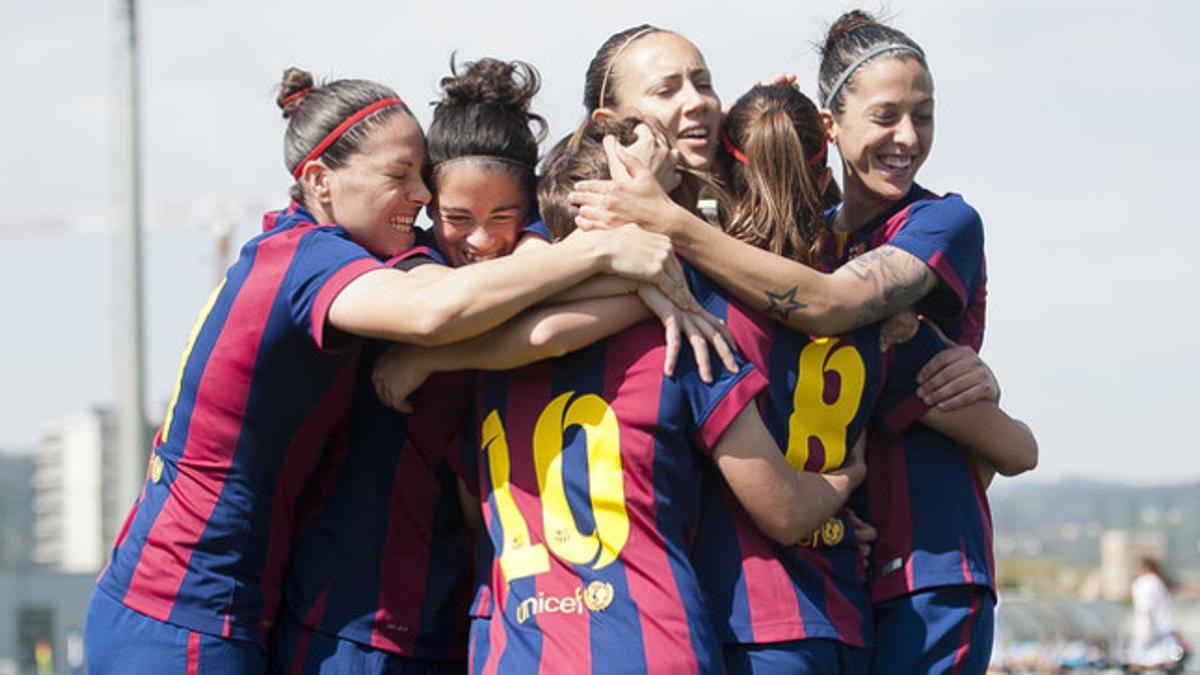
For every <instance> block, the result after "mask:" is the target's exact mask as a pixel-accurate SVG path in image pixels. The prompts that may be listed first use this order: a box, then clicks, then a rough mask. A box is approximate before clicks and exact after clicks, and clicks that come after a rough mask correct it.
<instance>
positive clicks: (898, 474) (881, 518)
mask: <svg viewBox="0 0 1200 675" xmlns="http://www.w3.org/2000/svg"><path fill="white" fill-rule="evenodd" d="M903 444H904V440H903V439H901V438H893V439H886V438H884V439H879V440H876V439H874V438H872V437H870V436H868V438H867V480H868V481H872V476H874V481H872V482H871V483H870V484H869V485H868V488H867V494H868V495H870V499H871V514H872V515H873V516H874V517H875V520H876V522H875V523H874V525H875V526H876V527H878V528H880V530H881V531H887V532H890V533H893V534H891V535H889V536H888V537H887V539H888V540H889V541H894V542H903V543H904V545H908V544H910V543H911V542H912V534H913V532H912V530H913V523H912V512H913V509H912V504H911V503H910V500H909V495H908V486H909V482H908V465H907V464H906V462H905V456H906V453H905V452H904V447H903ZM885 514H886V515H885ZM878 553H879V554H880V555H878V556H876V558H875V559H876V562H877V563H878V564H879V565H881V566H883V567H885V568H887V567H889V566H890V564H891V563H892V560H893V559H894V558H890V556H901V557H903V558H904V567H903V572H904V576H903V578H902V579H901V580H900V581H897V579H900V578H899V577H897V576H896V575H898V574H899V573H900V570H896V571H892V570H890V569H885V570H884V571H885V572H887V574H885V575H884V576H882V577H880V578H879V580H878V582H877V584H876V588H875V590H874V593H873V598H872V600H873V601H876V602H878V601H879V600H880V599H882V598H883V597H893V596H895V595H899V594H900V593H907V592H908V591H910V590H911V589H912V588H913V569H912V562H913V561H912V551H910V550H887V551H883V550H879V551H878ZM885 589H887V590H885Z"/></svg>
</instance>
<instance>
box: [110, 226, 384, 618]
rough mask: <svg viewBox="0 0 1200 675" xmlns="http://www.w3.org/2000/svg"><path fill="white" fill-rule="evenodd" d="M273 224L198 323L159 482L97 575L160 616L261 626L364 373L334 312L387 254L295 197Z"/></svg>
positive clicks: (158, 455) (162, 442) (163, 441)
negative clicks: (334, 331)
mask: <svg viewBox="0 0 1200 675" xmlns="http://www.w3.org/2000/svg"><path fill="white" fill-rule="evenodd" d="M263 230H264V232H263V233H262V234H260V235H259V236H257V237H255V238H254V239H251V240H250V241H249V242H247V243H246V245H245V246H244V247H243V248H242V251H241V255H240V257H239V258H238V260H237V261H236V262H235V263H234V264H233V265H232V266H231V267H230V268H229V271H228V272H227V273H226V276H225V279H224V281H223V282H222V283H221V284H220V286H218V288H217V289H216V290H215V291H214V292H213V293H212V295H211V296H210V298H209V301H208V304H207V305H206V306H205V308H204V309H203V311H202V312H201V315H200V318H199V319H198V320H197V322H196V324H195V326H194V328H193V329H192V333H191V335H190V337H189V338H188V342H187V346H186V348H185V350H184V355H183V362H182V366H181V369H180V374H179V381H178V384H177V386H176V390H175V394H174V396H173V397H172V400H171V402H170V405H169V407H168V409H167V415H166V419H165V421H164V423H163V426H162V428H161V429H160V431H159V433H158V435H157V437H156V439H155V444H154V448H153V452H152V454H151V460H150V467H149V470H148V472H147V480H146V483H145V485H144V487H143V489H142V493H141V495H140V497H139V498H138V500H137V502H136V503H135V505H134V507H133V510H132V511H131V512H130V514H129V517H128V518H127V519H126V523H125V525H124V527H123V528H122V531H121V533H120V534H119V535H118V538H117V541H116V544H115V545H114V549H113V553H112V560H111V562H110V563H109V565H108V567H107V568H106V569H105V570H104V571H103V572H102V573H101V576H100V579H99V581H98V587H99V589H100V590H101V591H103V592H105V593H108V594H109V595H111V596H112V597H114V598H116V599H117V600H119V601H121V602H123V603H124V604H125V605H126V606H128V607H130V608H131V609H134V610H136V611H138V612H141V613H143V614H146V615H148V616H150V617H153V618H155V619H159V620H161V621H166V622H169V623H173V624H176V625H178V626H182V627H186V628H189V629H192V630H195V631H199V632H203V633H208V634H212V635H218V636H224V637H231V638H236V639H242V640H257V641H260V642H261V641H262V640H263V639H264V638H265V635H266V633H267V632H268V631H269V630H270V628H271V626H272V624H273V623H274V619H275V613H276V611H277V608H278V604H279V593H280V586H281V582H282V577H283V574H284V570H285V567H286V563H287V560H288V556H289V553H290V550H291V543H292V536H293V530H294V522H295V515H296V508H297V505H298V503H299V498H300V495H301V493H302V492H303V491H304V488H305V486H306V485H308V484H309V482H310V481H311V480H312V479H313V477H314V469H315V468H316V467H317V466H318V464H319V462H320V459H321V456H322V454H323V451H324V449H325V447H326V445H327V443H328V441H329V439H330V438H331V436H332V435H333V433H334V430H335V428H336V427H337V425H338V424H339V423H340V422H341V420H342V418H343V417H344V416H345V414H346V410H347V407H348V404H349V401H350V397H351V394H352V392H353V389H354V380H355V371H356V368H357V365H358V356H359V354H358V351H359V350H358V347H357V343H356V342H355V341H353V340H349V339H347V338H345V336H340V337H341V339H340V340H333V342H340V343H344V344H333V345H331V344H330V342H331V340H330V338H331V335H330V334H327V333H326V325H325V324H326V315H327V312H328V310H329V306H330V304H331V303H332V302H333V299H334V298H335V297H336V296H337V294H338V293H339V292H340V291H341V290H342V289H343V288H345V287H346V285H347V284H349V283H350V282H351V281H353V280H354V279H355V278H356V277H358V276H359V275H361V274H364V273H366V272H369V271H371V270H375V269H379V268H380V267H381V263H380V262H379V261H378V260H376V259H375V258H374V257H372V256H371V254H369V253H368V252H367V251H366V250H365V249H363V248H362V247H361V246H359V245H358V244H355V243H354V242H353V241H351V239H350V235H349V233H348V232H346V230H345V229H343V228H342V227H340V226H336V225H328V226H319V225H316V224H315V223H314V221H313V217H312V215H311V214H310V213H309V212H308V211H307V210H305V209H304V208H303V207H302V206H300V205H297V204H294V203H293V204H292V205H291V206H290V207H289V208H287V209H285V210H283V211H275V212H272V213H269V214H267V215H266V217H265V219H264V227H263ZM338 346H342V347H348V348H347V349H345V350H344V351H338V350H336V349H334V348H333V347H338Z"/></svg>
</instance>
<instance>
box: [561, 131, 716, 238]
mask: <svg viewBox="0 0 1200 675" xmlns="http://www.w3.org/2000/svg"><path fill="white" fill-rule="evenodd" d="M642 123H643V121H642V120H640V119H638V118H636V117H624V118H610V117H605V118H600V119H588V120H584V122H583V123H582V124H580V125H579V128H578V129H576V130H575V132H574V133H572V134H570V135H568V136H565V137H564V138H562V139H561V140H560V141H558V142H557V143H555V144H554V147H553V148H551V149H550V152H549V153H548V154H547V155H546V159H545V160H543V161H542V175H541V178H540V179H539V180H538V209H539V211H540V213H541V216H542V220H543V221H544V222H545V223H546V229H548V230H549V231H550V235H551V236H552V237H553V238H554V239H555V241H557V240H559V239H562V238H563V237H565V236H567V235H568V234H570V233H571V232H572V231H574V230H575V216H576V215H578V213H579V210H578V209H577V208H576V207H574V206H572V205H571V203H570V201H569V200H568V199H567V195H568V194H569V193H570V192H571V190H573V189H574V186H575V183H577V182H579V181H581V180H607V179H609V178H610V177H611V176H612V174H611V173H610V171H609V168H608V155H607V154H605V152H604V137H605V136H615V137H616V139H617V142H619V143H620V144H621V145H630V144H632V143H633V142H634V141H636V140H637V135H636V134H635V133H634V129H635V128H636V127H637V125H639V124H642ZM654 132H655V133H656V134H657V135H658V136H659V138H660V140H661V141H662V142H664V143H665V142H666V141H665V139H666V136H665V134H663V133H662V132H661V131H660V130H654ZM675 168H676V170H677V171H679V172H680V182H679V186H678V187H676V188H675V189H674V190H673V191H672V192H671V199H673V200H674V201H675V202H676V203H677V204H680V205H681V206H683V207H684V208H687V209H688V210H689V211H692V212H693V213H696V201H697V198H698V196H699V195H700V194H701V192H704V191H712V192H713V193H718V194H719V188H717V187H716V186H715V185H713V183H712V182H711V181H710V180H709V179H708V178H707V177H706V176H704V175H702V174H699V173H697V172H695V171H693V170H692V169H690V168H689V167H688V166H687V165H686V164H684V163H682V162H680V163H679V164H677V165H676V167H675Z"/></svg>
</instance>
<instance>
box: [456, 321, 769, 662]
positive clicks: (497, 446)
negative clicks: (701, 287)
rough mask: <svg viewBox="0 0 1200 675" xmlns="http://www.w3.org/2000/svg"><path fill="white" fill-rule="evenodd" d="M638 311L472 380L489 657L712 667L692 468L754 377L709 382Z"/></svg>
mask: <svg viewBox="0 0 1200 675" xmlns="http://www.w3.org/2000/svg"><path fill="white" fill-rule="evenodd" d="M664 352H665V347H664V343H663V337H662V328H661V327H660V326H659V325H657V324H654V323H641V324H638V325H636V326H633V327H631V328H629V329H628V330H626V331H624V332H622V333H619V334H617V335H615V336H613V337H610V338H608V339H606V340H603V341H601V342H599V343H597V344H595V345H593V346H591V347H589V348H587V349H584V350H581V351H579V352H575V353H574V354H570V355H567V356H564V357H562V358H558V359H553V360H550V361H545V362H542V363H538V364H534V365H531V366H527V367H524V368H521V369H519V370H516V371H512V372H508V373H486V374H485V375H484V376H483V384H482V391H481V402H482V407H481V408H480V409H479V417H478V421H479V424H480V426H479V434H480V436H479V437H480V438H481V439H482V440H481V443H480V445H479V446H478V447H480V448H482V453H483V454H482V456H481V458H480V463H481V466H480V486H481V498H482V501H483V509H484V522H485V525H486V527H487V531H488V534H489V535H490V539H491V543H492V545H493V549H494V551H495V556H494V558H493V560H492V565H491V571H490V578H491V601H492V602H493V603H494V606H493V613H492V617H491V619H490V629H489V636H488V641H489V647H488V651H487V657H486V661H485V663H484V664H482V666H480V664H475V667H476V668H477V669H480V670H481V671H482V672H486V673H495V672H521V673H525V672H538V671H540V672H574V673H586V672H597V673H610V672H650V673H688V672H693V673H694V672H721V670H722V661H721V648H720V643H719V641H718V639H717V637H716V634H715V632H714V629H713V625H712V620H711V617H710V614H709V609H708V604H707V602H706V601H705V598H704V594H703V592H702V590H701V588H700V585H699V581H698V579H697V577H696V573H695V571H694V570H693V568H692V565H691V563H690V561H689V559H688V556H687V546H688V540H689V538H690V537H691V536H692V535H693V534H694V530H695V527H696V525H697V520H698V511H699V506H700V501H701V496H700V488H701V484H702V478H703V471H702V470H703V467H704V466H705V465H706V464H707V463H709V462H710V461H711V460H709V459H708V458H706V457H705V456H704V455H703V454H702V453H701V452H699V451H698V450H697V449H696V448H694V447H693V446H694V445H698V446H699V447H700V448H702V449H705V450H711V448H713V447H714V445H715V444H716V443H717V441H718V439H719V438H720V436H721V434H723V433H724V432H725V430H726V429H727V428H728V426H729V424H730V423H732V421H733V420H734V419H735V418H736V416H737V415H738V414H739V413H740V412H741V411H742V410H743V409H744V408H745V406H746V405H748V404H749V403H750V402H751V401H752V400H753V399H754V397H755V396H756V395H757V394H758V393H759V392H760V391H761V390H762V388H763V386H764V385H765V381H764V379H763V378H762V376H761V375H760V374H759V373H758V372H757V371H756V370H754V368H753V367H752V366H750V365H745V366H743V367H742V368H741V370H739V372H737V373H725V372H723V371H722V372H721V373H720V375H719V377H718V380H717V381H716V382H714V383H713V384H711V385H706V384H704V383H703V382H702V381H701V380H700V378H699V376H698V374H697V371H696V366H695V361H694V360H693V359H692V358H691V355H690V354H688V353H686V350H685V354H682V355H681V357H680V361H679V364H678V366H677V368H676V372H675V375H674V377H666V376H664V375H663V357H664Z"/></svg>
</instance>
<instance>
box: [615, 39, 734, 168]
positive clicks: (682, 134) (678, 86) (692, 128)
mask: <svg viewBox="0 0 1200 675" xmlns="http://www.w3.org/2000/svg"><path fill="white" fill-rule="evenodd" d="M611 79H612V81H613V82H612V87H611V90H612V91H611V94H609V95H608V96H607V98H608V99H609V100H608V104H609V106H610V107H611V110H612V111H613V112H615V113H617V114H618V115H636V116H638V117H640V118H642V119H644V120H647V121H650V122H654V123H656V124H658V125H659V126H660V127H661V128H662V129H663V130H664V131H665V132H666V134H667V139H668V140H669V141H670V142H671V143H672V144H673V145H674V146H675V147H676V148H678V149H679V154H680V157H681V158H682V159H683V161H684V162H686V163H687V165H688V166H689V167H691V168H693V169H696V170H697V171H711V170H712V167H713V158H714V157H716V154H717V142H718V137H717V133H718V130H719V128H720V124H721V100H720V99H719V98H717V94H716V92H715V91H714V90H713V87H712V75H711V74H710V73H709V72H708V65H707V64H706V63H705V62H704V57H703V56H701V55H700V51H699V50H698V49H696V46H695V45H693V44H692V43H691V42H688V41H687V40H686V39H685V38H683V37H681V36H679V35H676V34H675V33H667V32H660V33H651V34H649V35H646V36H644V37H641V38H638V39H637V40H635V41H634V42H633V43H632V44H630V45H629V46H628V47H627V48H625V49H624V50H623V51H622V52H621V53H620V54H618V55H617V61H616V63H614V64H613V69H612V74H611Z"/></svg>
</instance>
